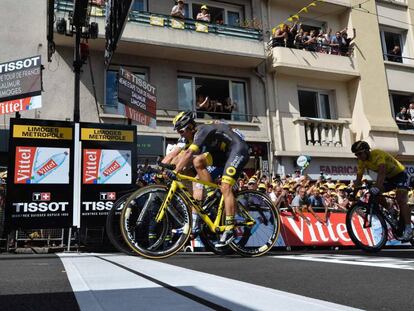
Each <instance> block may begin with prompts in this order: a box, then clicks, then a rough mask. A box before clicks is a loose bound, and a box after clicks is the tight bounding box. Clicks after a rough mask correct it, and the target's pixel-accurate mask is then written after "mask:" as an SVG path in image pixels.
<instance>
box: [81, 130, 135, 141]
mask: <svg viewBox="0 0 414 311" xmlns="http://www.w3.org/2000/svg"><path fill="white" fill-rule="evenodd" d="M81 140H97V141H118V142H128V143H131V142H133V141H134V132H133V131H122V130H115V129H93V128H83V129H81Z"/></svg>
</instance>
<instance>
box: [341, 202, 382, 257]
mask: <svg viewBox="0 0 414 311" xmlns="http://www.w3.org/2000/svg"><path fill="white" fill-rule="evenodd" d="M346 228H347V230H348V234H349V237H350V238H351V240H352V242H354V244H355V245H356V246H357V247H358V248H361V249H362V250H364V251H367V252H378V251H380V250H381V249H382V248H383V247H384V245H385V243H387V240H388V228H387V224H386V223H385V220H384V218H383V217H382V215H380V214H379V213H378V212H377V211H376V210H374V209H373V210H372V212H371V214H368V207H367V206H363V205H358V204H357V205H355V206H354V207H352V208H351V209H350V210H349V211H348V213H347V215H346Z"/></svg>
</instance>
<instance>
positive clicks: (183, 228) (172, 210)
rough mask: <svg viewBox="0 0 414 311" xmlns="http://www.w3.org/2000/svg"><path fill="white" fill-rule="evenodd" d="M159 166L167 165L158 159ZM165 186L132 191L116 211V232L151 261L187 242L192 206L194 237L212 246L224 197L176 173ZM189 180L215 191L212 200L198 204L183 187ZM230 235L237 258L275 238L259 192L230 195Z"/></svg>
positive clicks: (274, 215) (275, 217) (269, 209)
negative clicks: (233, 209) (196, 232)
mask: <svg viewBox="0 0 414 311" xmlns="http://www.w3.org/2000/svg"><path fill="white" fill-rule="evenodd" d="M159 166H160V167H161V168H162V169H164V170H173V169H174V168H175V167H174V166H173V165H168V164H162V163H159ZM176 177H177V178H176V179H174V180H168V181H167V182H166V185H161V184H160V185H150V186H146V187H143V188H141V189H139V190H137V191H135V192H133V193H132V194H131V195H130V196H129V198H128V199H127V201H126V203H125V206H124V208H123V209H122V212H121V217H120V226H121V233H122V236H123V238H124V240H125V241H126V243H127V244H128V245H129V247H130V248H131V249H132V250H133V251H134V252H136V253H137V254H139V255H141V256H143V257H146V258H151V259H161V258H167V257H169V256H172V255H174V254H175V253H177V252H178V251H180V250H181V249H182V248H183V247H184V246H185V245H186V243H187V241H188V239H189V237H190V234H191V229H192V210H193V211H195V212H196V213H197V214H198V215H199V219H200V221H201V225H200V239H201V241H202V242H203V244H204V245H205V246H206V247H207V248H209V249H212V248H213V249H214V248H215V244H216V243H217V241H218V240H219V237H220V234H221V233H222V232H223V231H224V228H225V225H224V197H223V196H222V195H221V192H220V191H219V185H217V184H215V183H210V182H204V181H201V180H199V179H197V178H194V177H191V176H187V175H183V174H176ZM185 180H187V181H191V182H197V183H200V184H203V185H204V186H208V187H211V188H214V189H215V197H214V199H213V200H212V201H211V202H210V203H209V204H207V206H201V204H200V203H199V202H197V201H196V200H195V199H194V198H193V197H192V195H191V193H190V192H189V190H188V189H187V188H186V187H185V186H184V185H183V183H182V181H185ZM235 197H236V202H237V207H236V209H237V210H236V215H235V230H236V234H235V238H234V239H233V240H232V241H231V242H230V244H229V246H230V248H231V249H233V250H234V251H235V252H237V253H238V254H240V255H242V256H247V257H257V256H261V255H263V254H265V253H266V252H268V251H269V250H270V249H271V248H272V246H273V245H274V244H275V242H276V241H277V238H278V235H279V231H280V216H279V212H278V210H277V209H276V208H275V206H274V205H273V203H272V202H271V201H270V199H269V198H268V197H267V196H266V195H264V194H263V193H261V192H258V191H253V190H245V191H240V192H236V194H235Z"/></svg>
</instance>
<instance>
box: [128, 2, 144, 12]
mask: <svg viewBox="0 0 414 311" xmlns="http://www.w3.org/2000/svg"><path fill="white" fill-rule="evenodd" d="M131 11H147V0H134V3H133V4H132V8H131Z"/></svg>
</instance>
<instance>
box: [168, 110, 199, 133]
mask: <svg viewBox="0 0 414 311" xmlns="http://www.w3.org/2000/svg"><path fill="white" fill-rule="evenodd" d="M194 119H195V113H194V112H193V111H182V112H180V113H179V114H177V115H176V116H175V118H174V120H173V122H172V123H173V125H174V131H178V130H181V129H183V128H186V127H187V126H188V125H189V124H195V122H194Z"/></svg>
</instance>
